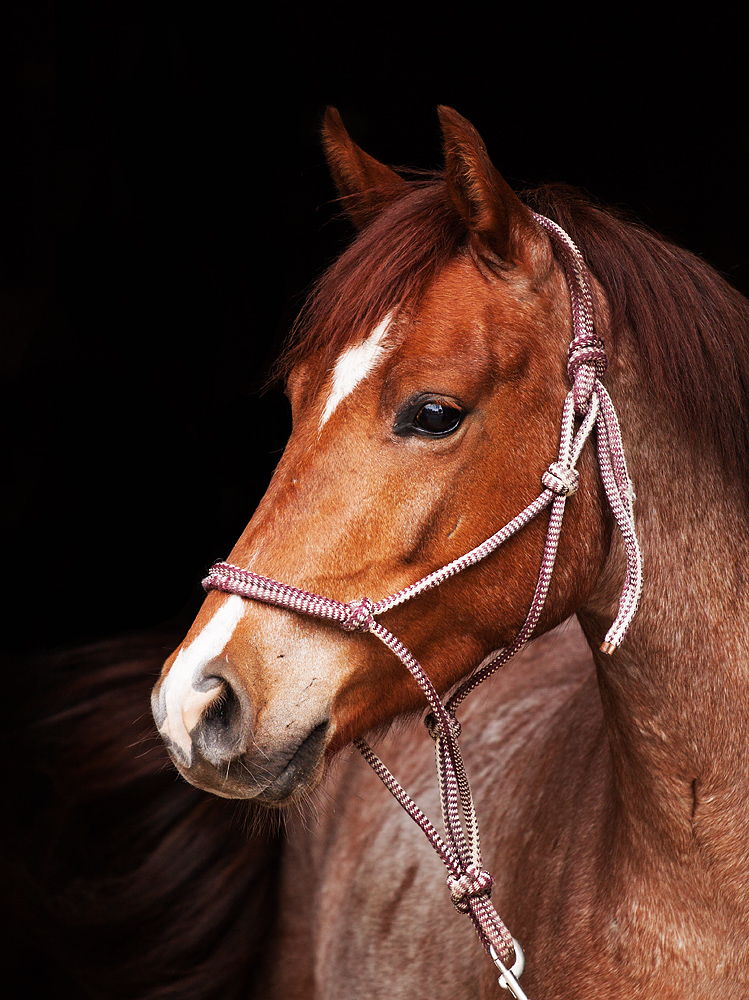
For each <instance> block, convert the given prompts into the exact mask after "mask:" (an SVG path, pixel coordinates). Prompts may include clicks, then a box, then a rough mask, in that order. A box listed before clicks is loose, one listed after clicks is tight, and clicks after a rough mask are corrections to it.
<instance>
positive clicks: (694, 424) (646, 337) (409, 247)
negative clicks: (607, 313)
mask: <svg viewBox="0 0 749 1000" xmlns="http://www.w3.org/2000/svg"><path fill="white" fill-rule="evenodd" d="M523 197H524V200H525V201H526V203H527V204H529V205H530V206H531V207H532V208H533V209H534V210H536V211H538V212H541V213H542V214H543V215H546V216H548V217H549V218H551V219H553V220H554V221H556V222H558V223H559V225H561V226H562V228H563V229H565V230H566V231H567V232H568V233H569V234H570V236H571V237H572V239H573V240H574V241H575V242H576V243H577V245H578V246H579V247H580V249H581V251H582V253H583V256H584V257H585V259H586V261H587V263H588V266H589V267H590V269H591V271H592V272H593V273H594V274H595V275H596V277H597V278H598V280H599V281H600V282H601V284H602V286H603V288H604V291H605V292H606V295H607V297H608V299H609V302H610V304H611V309H612V320H613V328H614V330H617V329H621V328H622V325H624V324H626V326H628V327H629V329H631V330H632V332H633V334H634V337H635V340H636V343H637V346H638V349H639V351H640V354H641V356H642V358H643V362H644V368H645V370H647V372H648V385H649V388H650V389H651V390H652V391H653V392H655V393H657V394H658V395H659V396H660V397H661V398H663V399H666V400H668V402H669V403H670V404H671V405H672V406H673V409H674V413H675V414H676V416H677V418H679V419H680V420H681V422H682V424H683V426H684V428H685V430H687V431H690V432H692V433H693V435H694V436H695V438H699V439H700V440H706V441H707V442H708V443H710V444H711V445H712V446H713V447H714V448H715V450H716V453H717V454H718V455H719V456H720V459H721V460H722V462H723V464H724V467H725V468H726V470H728V471H729V472H730V473H731V474H732V475H738V476H739V477H740V478H741V479H742V481H743V482H744V483H746V484H747V486H748V487H749V302H747V300H746V299H745V298H744V297H743V296H742V295H740V294H739V292H737V291H736V290H735V289H734V288H732V287H731V286H730V285H729V284H728V282H727V281H725V280H724V279H723V278H722V277H721V276H720V275H719V274H718V273H717V272H716V271H715V270H714V269H713V268H711V267H710V266H709V265H708V264H707V263H705V261H703V260H701V259H700V258H699V257H697V256H695V255H694V254H692V253H690V252H689V251H687V250H684V249H682V248H681V247H678V246H676V245H675V244H673V243H670V242H669V241H668V240H666V239H665V238H663V237H661V236H659V235H657V234H656V233H654V232H652V231H651V230H649V229H648V228H646V227H645V226H642V225H640V224H638V223H636V222H634V221H632V220H631V219H628V218H626V217H625V216H624V215H623V214H622V213H619V212H616V211H613V210H611V209H608V208H604V207H602V206H600V205H597V204H596V203H595V202H594V201H592V200H591V199H590V198H589V197H587V196H586V195H584V194H583V193H582V192H581V191H579V190H577V189H575V188H572V187H569V186H567V185H544V186H541V187H538V188H535V189H533V190H531V191H527V192H525V193H524V196H523ZM467 237H468V234H467V232H466V229H465V226H464V224H463V222H462V220H461V218H460V216H459V215H458V212H457V211H456V209H455V208H454V206H453V204H452V202H451V200H450V197H449V194H448V191H447V185H446V183H445V180H444V177H443V176H442V175H440V174H431V175H425V176H424V177H423V178H422V179H421V180H420V181H418V182H417V183H415V184H414V185H413V187H412V189H411V190H410V191H409V192H408V193H407V194H406V195H404V197H402V198H400V199H399V200H398V201H396V202H395V203H394V204H392V205H391V206H389V207H388V208H387V209H385V210H384V211H383V212H382V213H381V214H380V215H379V216H378V217H377V218H376V219H375V221H374V222H373V223H372V224H371V225H370V226H368V227H367V228H366V229H364V230H363V231H362V232H361V233H360V234H359V235H358V237H357V238H356V240H355V241H354V242H353V243H352V244H351V246H350V247H349V248H348V249H347V250H346V251H345V252H344V253H343V254H342V256H341V257H339V258H338V260H337V261H336V262H335V263H334V264H333V265H332V266H331V267H330V268H329V270H328V271H327V272H326V273H325V274H324V275H323V276H322V278H321V279H320V280H319V281H318V282H317V284H316V285H315V287H314V288H313V290H312V293H311V295H310V296H309V298H308V300H307V302H306V304H305V306H304V308H303V309H302V312H301V314H300V316H299V319H298V321H297V323H296V324H295V327H294V329H293V331H292V335H291V338H290V341H289V345H288V347H287V349H286V350H285V352H284V354H283V356H282V358H281V360H280V362H279V366H278V371H279V373H280V374H281V375H282V376H284V375H287V374H288V372H289V371H290V370H291V368H292V367H293V366H294V365H295V364H296V363H297V362H299V361H301V360H303V359H304V358H306V357H308V356H310V355H313V354H318V353H321V354H322V355H323V360H325V359H330V360H331V361H332V359H333V358H334V357H335V356H337V354H338V353H339V352H340V351H341V350H342V349H343V348H344V347H345V346H346V345H347V344H349V343H351V342H355V341H356V340H358V339H359V338H361V337H362V336H363V335H364V334H365V333H367V332H369V331H370V330H371V329H373V327H374V326H375V325H376V324H377V323H378V322H379V321H380V320H381V319H382V317H383V316H384V315H386V314H387V313H388V312H390V311H392V310H394V309H396V310H397V309H398V308H399V307H402V306H403V305H412V304H414V303H416V302H418V299H419V297H420V296H421V294H422V293H423V292H424V290H425V289H426V288H427V287H428V285H429V283H430V282H431V280H432V279H433V278H434V277H435V276H436V274H437V273H438V272H439V270H440V268H441V267H443V266H444V264H446V263H447V262H448V261H449V260H450V259H452V258H453V257H454V256H455V255H456V254H457V253H459V252H461V250H462V249H463V248H465V247H466V246H467ZM610 346H612V347H613V348H614V349H616V344H613V345H610ZM326 367H327V366H326V365H325V364H323V365H322V366H321V369H322V371H325V369H326Z"/></svg>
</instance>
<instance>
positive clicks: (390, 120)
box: [0, 0, 749, 649]
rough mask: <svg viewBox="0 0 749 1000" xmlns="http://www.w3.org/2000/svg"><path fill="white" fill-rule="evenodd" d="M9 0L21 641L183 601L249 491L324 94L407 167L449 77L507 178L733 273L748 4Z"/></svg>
mask: <svg viewBox="0 0 749 1000" xmlns="http://www.w3.org/2000/svg"><path fill="white" fill-rule="evenodd" d="M16 8H17V9H16V10H15V12H11V13H8V14H6V15H5V17H6V22H7V23H6V25H5V31H4V33H3V37H4V43H5V47H6V48H7V50H8V54H7V57H6V58H5V60H4V61H3V68H2V83H3V91H2V97H1V100H2V109H3V113H4V126H3V132H4V142H3V147H2V151H1V153H0V182H1V184H0V191H1V192H2V199H1V203H2V209H1V212H2V215H1V217H0V306H1V307H2V314H3V315H2V323H3V345H4V347H3V356H2V360H3V370H2V377H3V383H2V401H3V408H4V416H3V429H4V431H5V437H6V442H7V444H6V449H7V450H6V458H5V460H4V462H3V469H4V473H5V475H4V480H5V485H4V487H3V489H2V501H3V506H4V509H5V519H6V524H7V525H8V528H9V547H8V548H9V551H8V554H7V556H6V560H5V568H6V573H5V577H6V583H9V584H10V588H11V593H10V595H9V597H8V598H7V601H6V609H9V614H8V619H7V621H8V627H6V630H5V641H6V642H8V643H9V644H10V646H11V648H23V649H27V648H33V647H45V646H48V647H54V646H57V645H59V644H64V643H68V642H72V641H82V640H86V639H89V638H94V637H98V636H104V635H108V634H116V633H121V632H125V631H130V630H135V629H141V628H145V627H150V626H153V625H156V624H157V623H159V622H162V621H164V620H166V619H170V618H177V619H180V618H188V617H189V616H190V614H191V613H192V612H193V611H194V610H195V608H196V607H197V603H198V601H199V599H200V590H199V586H198V581H199V579H200V577H201V575H202V573H203V571H204V569H205V568H206V567H207V566H208V565H209V564H210V563H211V562H212V561H213V560H214V559H215V558H217V557H219V556H222V555H225V554H226V553H227V552H228V551H229V549H230V547H231V545H232V543H233V541H234V539H235V538H236V537H237V536H238V534H239V533H240V532H241V530H242V528H243V527H244V524H245V523H246V521H247V520H248V519H249V516H250V515H251V513H252V510H253V508H254V506H255V504H256V503H257V501H258V499H259V497H260V496H261V495H262V492H263V490H264V488H265V485H266V483H267V480H268V477H269V475H270V473H271V471H272V468H273V466H274V464H275V462H276V461H277V458H278V454H279V450H280V449H281V448H282V446H283V442H284V439H285V436H286V435H287V433H288V413H287V408H286V404H285V401H284V399H283V397H282V395H281V393H280V392H279V391H278V390H276V389H272V390H269V391H267V392H265V393H263V392H261V391H260V390H261V388H262V386H263V383H264V380H265V378H266V375H267V370H268V365H269V363H270V361H271V360H272V358H273V355H274V353H275V352H277V350H278V347H279V345H280V343H281V342H282V339H283V336H284V333H285V332H286V330H287V329H288V327H289V324H290V322H291V321H292V319H293V317H294V315H295V313H296V311H297V310H298V308H299V305H300V303H301V301H302V298H303V295H304V292H305V289H306V288H308V287H309V284H310V283H311V281H312V280H313V279H314V277H315V276H316V275H318V274H319V273H320V271H321V270H322V269H323V268H324V267H325V266H326V264H327V263H328V262H330V261H331V260H332V259H333V258H334V257H335V256H336V254H337V253H339V252H340V250H341V248H342V247H343V246H344V245H345V242H346V240H347V239H348V238H349V236H350V234H351V230H350V228H349V226H348V224H347V222H346V221H345V220H343V219H341V218H339V216H338V210H337V208H336V206H335V204H334V202H333V198H334V192H333V189H332V186H331V184H330V181H329V179H328V176H327V172H326V169H325V166H324V162H323V159H322V155H321V152H320V148H319V143H318V129H319V122H320V118H321V115H322V112H323V109H324V107H325V105H326V104H334V105H336V106H337V107H338V108H339V109H340V111H341V112H342V114H343V116H344V120H345V122H346V123H347V125H348V127H349V129H350V131H351V133H352V135H353V136H354V138H355V139H356V140H357V141H358V142H359V143H360V144H361V145H363V146H364V147H365V148H366V149H367V150H368V151H369V152H371V153H372V154H374V155H376V156H377V157H378V158H380V159H382V160H384V161H386V162H389V163H392V164H402V165H409V166H418V167H438V166H439V165H440V161H441V154H440V140H439V130H438V126H437V117H436V112H435V108H436V106H437V105H438V104H440V103H445V104H450V105H452V106H454V107H455V108H457V110H459V111H460V112H461V113H462V114H464V115H465V116H466V117H468V118H469V119H471V120H472V121H473V122H474V124H475V125H476V126H477V127H478V128H479V130H480V131H481V132H482V134H483V136H484V138H485V140H486V142H487V145H488V147H489V151H490V153H491V155H492V157H493V159H494V161H495V163H496V164H497V166H498V167H499V169H500V170H501V171H502V172H503V173H504V174H505V176H506V177H507V178H508V180H509V181H510V182H511V183H512V184H513V185H515V186H523V185H527V184H533V183H537V182H543V181H551V180H562V181H568V182H570V183H574V184H578V185H580V186H582V187H584V188H585V189H587V190H588V191H589V192H591V193H592V194H594V195H596V196H597V197H599V198H601V199H602V200H604V201H608V202H610V203H614V204H617V205H621V206H626V207H628V208H630V209H631V210H632V211H633V212H634V213H635V214H636V215H637V216H638V217H639V218H641V219H642V220H643V221H644V222H646V223H648V224H650V225H651V226H653V227H654V228H656V229H659V230H661V231H663V232H665V233H666V234H668V235H669V236H671V237H672V238H674V239H675V240H677V241H678V242H680V243H682V244H684V245H686V246H688V247H689V248H691V249H693V250H694V251H696V252H698V253H700V254H702V255H703V256H704V257H706V258H707V259H708V260H709V261H710V262H711V263H713V264H714V265H715V266H717V267H718V268H720V269H721V270H722V271H723V272H724V273H726V274H727V275H728V277H729V279H730V280H732V281H733V282H734V283H735V284H737V285H738V287H740V288H741V289H742V290H744V291H745V292H746V291H747V289H748V288H749V269H748V263H749V251H747V235H746V233H747V222H748V221H749V220H748V218H747V216H748V215H749V191H748V187H747V177H746V160H747V156H746V154H747V147H748V146H749V133H748V130H747V124H746V117H745V115H744V110H743V109H744V106H745V98H746V88H745V84H744V79H745V66H744V64H743V61H741V58H740V47H739V36H740V35H741V31H740V29H739V27H738V25H737V24H731V23H726V22H722V23H720V24H718V23H715V22H705V21H704V20H701V21H693V22H688V21H685V15H684V14H683V13H682V14H681V15H680V18H679V20H678V22H675V21H671V20H669V19H668V17H667V16H666V15H655V14H654V15H652V16H649V17H645V16H644V15H643V14H642V13H641V12H636V11H632V12H631V13H626V12H625V11H627V10H630V8H624V7H623V6H618V7H616V8H607V11H608V12H605V11H604V9H603V8H601V9H600V10H597V9H596V8H592V7H591V8H584V7H580V8H577V9H574V8H570V6H569V5H565V7H564V13H562V12H556V13H553V14H541V13H540V12H539V11H538V10H536V8H535V7H534V8H533V9H530V10H529V12H528V13H527V15H523V14H517V13H512V14H509V13H508V11H507V10H506V9H505V8H504V7H503V6H502V5H499V4H495V5H493V6H492V7H491V8H486V10H490V11H491V13H486V12H484V13H481V11H480V9H479V8H477V7H471V8H469V7H468V6H467V5H456V7H455V8H454V9H451V10H449V11H447V12H445V13H443V14H439V13H437V12H436V11H435V10H434V9H432V7H431V6H429V7H427V6H426V5H423V6H422V5H420V11H419V12H418V13H416V12H412V11H411V9H410V8H408V7H400V8H397V7H389V6H386V5H378V6H376V7H368V8H364V7H361V8H357V7H356V6H355V5H351V4H347V5H340V6H337V5H332V4H318V5H304V6H300V7H298V8H295V7H294V6H288V5H285V6H283V7H279V8H276V11H275V13H274V12H273V11H269V10H261V7H260V5H255V6H254V7H253V8H252V9H250V7H249V6H246V5H241V6H240V5H236V7H228V6H225V7H222V6H220V5H219V6H216V5H214V6H210V5H204V6H202V7H193V6H191V5H190V4H176V3H175V4H172V5H160V4H156V3H144V2H138V0H131V2H128V3H124V2H119V0H116V2H109V3H91V4H88V5H85V4H73V5H72V6H70V5H68V6H67V7H66V8H65V10H64V11H63V12H61V13H60V15H59V27H58V41H57V44H55V38H54V25H53V11H52V8H51V7H50V6H48V5H46V4H44V3H34V2H30V3H28V4H24V5H16ZM611 10H616V12H617V13H616V14H612V13H611V12H610V11H611ZM659 17H660V19H658V18H659ZM55 153H56V161H55V159H53V154H55ZM55 192H56V193H55ZM55 260H56V268H55Z"/></svg>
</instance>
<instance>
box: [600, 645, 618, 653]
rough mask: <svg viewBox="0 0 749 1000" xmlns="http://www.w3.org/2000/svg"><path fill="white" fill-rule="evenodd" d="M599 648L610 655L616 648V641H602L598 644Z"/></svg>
mask: <svg viewBox="0 0 749 1000" xmlns="http://www.w3.org/2000/svg"><path fill="white" fill-rule="evenodd" d="M599 649H600V650H601V652H602V653H606V654H607V656H611V654H612V653H613V652H614V650H615V649H616V643H615V642H602V643H601V645H600V646H599Z"/></svg>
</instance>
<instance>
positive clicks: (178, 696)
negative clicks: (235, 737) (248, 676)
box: [160, 594, 246, 761]
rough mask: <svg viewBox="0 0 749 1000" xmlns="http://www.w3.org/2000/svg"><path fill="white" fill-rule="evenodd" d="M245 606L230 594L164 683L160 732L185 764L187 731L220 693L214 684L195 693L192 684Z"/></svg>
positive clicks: (188, 752) (220, 649)
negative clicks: (176, 747) (162, 715)
mask: <svg viewBox="0 0 749 1000" xmlns="http://www.w3.org/2000/svg"><path fill="white" fill-rule="evenodd" d="M245 607H246V605H245V602H244V600H243V599H242V598H241V597H239V596H238V595H237V594H232V595H231V596H230V597H229V598H228V600H226V601H225V602H224V603H223V604H222V605H221V607H220V608H219V609H218V611H217V612H216V614H215V615H214V616H213V618H211V620H210V621H209V622H208V624H207V625H205V626H204V627H203V629H202V630H201V632H200V633H199V635H197V636H196V637H195V639H193V641H192V642H191V643H190V645H189V646H184V647H183V648H182V649H181V650H180V651H179V653H178V655H177V659H176V660H175V661H174V663H173V664H172V666H171V669H170V670H169V673H168V674H167V675H166V679H165V680H164V688H163V692H162V698H163V699H164V707H165V709H166V717H165V718H164V722H163V723H162V725H161V727H160V729H161V732H162V734H163V735H164V736H168V737H169V739H170V740H171V741H172V743H175V744H176V745H177V746H178V747H179V748H180V750H182V751H183V753H184V754H185V756H186V757H187V759H188V761H189V759H190V757H191V751H192V741H191V739H190V730H191V729H194V727H195V725H196V724H197V722H198V720H199V719H200V716H201V715H202V713H203V710H204V709H205V708H206V707H207V706H208V705H210V703H211V702H212V701H213V700H214V699H215V698H216V695H217V694H218V692H219V690H220V685H217V686H216V687H215V688H213V689H212V690H209V691H198V690H196V689H195V688H194V687H193V682H194V681H200V680H202V679H203V676H202V668H203V667H204V666H205V665H206V664H207V663H210V662H211V660H215V659H216V657H217V656H220V654H221V653H222V652H223V650H224V649H225V647H226V644H227V643H228V642H229V640H230V639H231V637H232V634H233V632H234V629H235V628H236V627H237V622H238V621H239V619H240V618H241V617H242V613H243V611H244V609H245Z"/></svg>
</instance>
